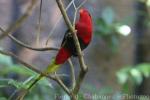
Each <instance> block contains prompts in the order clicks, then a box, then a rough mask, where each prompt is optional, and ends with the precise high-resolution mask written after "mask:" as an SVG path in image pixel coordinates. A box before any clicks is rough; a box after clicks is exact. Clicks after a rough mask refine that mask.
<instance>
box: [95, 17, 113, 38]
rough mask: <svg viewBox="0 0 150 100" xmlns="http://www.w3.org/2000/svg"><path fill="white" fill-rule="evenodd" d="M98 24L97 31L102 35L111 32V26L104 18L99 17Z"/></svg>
mask: <svg viewBox="0 0 150 100" xmlns="http://www.w3.org/2000/svg"><path fill="white" fill-rule="evenodd" d="M96 26H97V27H96V33H97V34H99V35H100V36H107V35H109V34H110V32H111V29H110V26H108V25H107V24H106V22H105V21H104V20H103V19H102V18H99V19H97V21H96Z"/></svg>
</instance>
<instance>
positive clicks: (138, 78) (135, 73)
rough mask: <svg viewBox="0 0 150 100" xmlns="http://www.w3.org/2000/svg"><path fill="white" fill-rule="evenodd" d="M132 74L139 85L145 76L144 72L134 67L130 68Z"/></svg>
mask: <svg viewBox="0 0 150 100" xmlns="http://www.w3.org/2000/svg"><path fill="white" fill-rule="evenodd" d="M130 74H131V76H132V78H133V80H134V81H135V83H136V84H138V85H139V84H141V83H142V81H143V77H142V73H141V72H140V71H139V70H137V69H136V68H133V69H131V70H130Z"/></svg>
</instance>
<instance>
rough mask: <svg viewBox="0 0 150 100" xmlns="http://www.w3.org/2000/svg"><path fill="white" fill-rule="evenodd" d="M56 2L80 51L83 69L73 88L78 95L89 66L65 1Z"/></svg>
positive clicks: (79, 56) (78, 51)
mask: <svg viewBox="0 0 150 100" xmlns="http://www.w3.org/2000/svg"><path fill="white" fill-rule="evenodd" d="M56 2H57V5H58V7H59V9H60V11H61V13H62V15H63V18H64V20H65V22H66V25H67V26H68V28H69V30H70V32H71V33H72V35H73V39H74V41H75V46H76V49H77V53H78V58H79V63H80V68H81V71H80V74H79V77H78V79H77V82H76V86H75V88H74V90H73V93H74V95H77V93H78V91H79V89H80V86H81V82H82V81H83V79H84V76H85V74H86V72H87V70H88V68H87V66H86V65H85V63H84V59H83V55H82V52H81V48H80V44H79V40H78V37H77V35H76V30H75V29H74V27H73V26H72V24H71V22H70V20H69V17H68V15H67V13H66V11H65V8H64V6H63V3H62V2H61V0H56Z"/></svg>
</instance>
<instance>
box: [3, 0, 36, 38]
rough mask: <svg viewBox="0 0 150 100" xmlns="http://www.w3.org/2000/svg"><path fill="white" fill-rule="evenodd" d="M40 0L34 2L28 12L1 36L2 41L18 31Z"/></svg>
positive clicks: (33, 0)
mask: <svg viewBox="0 0 150 100" xmlns="http://www.w3.org/2000/svg"><path fill="white" fill-rule="evenodd" d="M37 1H38V0H32V1H31V5H30V6H29V7H28V8H27V11H26V12H25V13H24V14H23V15H22V16H21V17H20V18H19V19H18V20H17V21H16V22H15V23H14V24H13V25H11V26H10V27H9V28H8V29H7V30H6V32H5V33H3V34H1V35H0V39H2V38H4V37H6V36H7V35H8V34H10V32H14V31H15V30H16V29H18V28H19V27H20V26H21V24H22V23H23V22H24V21H25V20H26V19H27V18H28V16H29V15H30V14H31V12H32V9H33V8H34V5H35V4H36V2H37Z"/></svg>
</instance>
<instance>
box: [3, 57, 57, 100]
mask: <svg viewBox="0 0 150 100" xmlns="http://www.w3.org/2000/svg"><path fill="white" fill-rule="evenodd" d="M0 68H1V70H0V100H7V99H8V96H4V95H3V91H2V90H3V89H5V88H6V89H7V87H13V88H14V87H15V88H16V89H17V90H19V89H22V88H27V87H28V86H29V84H31V82H32V81H33V80H34V79H35V78H36V77H37V73H35V72H33V71H31V70H29V69H27V68H26V67H24V66H22V65H19V64H13V62H12V60H11V57H9V56H4V55H1V54H0ZM10 73H15V75H17V76H18V77H19V79H18V80H15V79H11V78H9V77H8V78H7V76H8V75H9V74H10ZM22 80H23V81H22ZM58 89H59V88H58ZM58 89H57V90H56V89H55V88H54V87H53V85H52V84H51V82H50V81H49V80H47V79H46V78H43V79H42V80H41V81H39V82H38V84H37V85H36V88H33V89H32V92H31V93H29V95H27V97H26V100H54V98H55V95H56V94H57V93H58ZM39 94H40V95H39ZM10 95H11V94H10ZM49 98H51V99H49Z"/></svg>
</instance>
